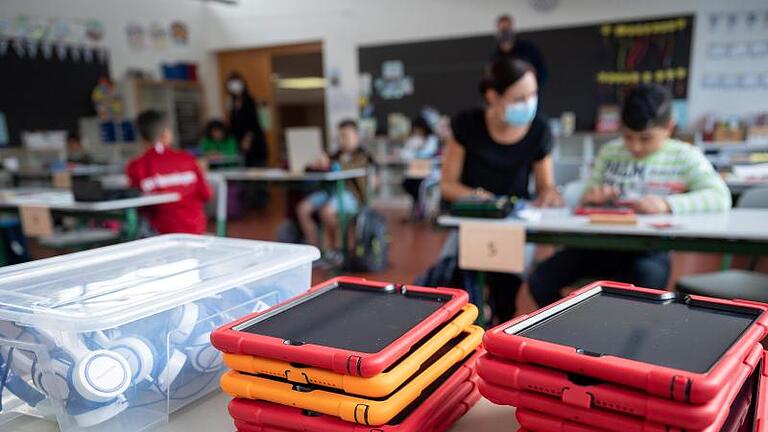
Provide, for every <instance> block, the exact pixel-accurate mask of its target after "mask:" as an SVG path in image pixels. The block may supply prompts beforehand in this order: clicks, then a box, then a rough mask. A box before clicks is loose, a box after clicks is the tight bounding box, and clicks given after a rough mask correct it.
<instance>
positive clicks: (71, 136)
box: [67, 130, 80, 141]
mask: <svg viewBox="0 0 768 432" xmlns="http://www.w3.org/2000/svg"><path fill="white" fill-rule="evenodd" d="M67 141H80V134H79V133H77V132H76V131H73V130H71V131H69V132H67Z"/></svg>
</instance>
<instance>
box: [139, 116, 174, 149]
mask: <svg viewBox="0 0 768 432" xmlns="http://www.w3.org/2000/svg"><path fill="white" fill-rule="evenodd" d="M166 127H168V116H167V115H165V114H164V113H162V112H160V111H156V110H147V111H144V112H142V113H141V114H139V116H138V117H136V128H137V129H139V135H141V138H142V139H144V141H149V142H155V141H157V140H158V138H160V134H162V133H163V129H165V128H166Z"/></svg>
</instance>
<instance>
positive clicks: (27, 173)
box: [11, 165, 123, 187]
mask: <svg viewBox="0 0 768 432" xmlns="http://www.w3.org/2000/svg"><path fill="white" fill-rule="evenodd" d="M122 170H123V167H122V166H120V165H76V166H75V167H74V168H72V169H69V170H68V171H69V172H70V173H71V174H72V175H83V176H101V175H109V174H116V173H119V172H121V171H122ZM11 178H12V183H13V186H14V187H20V186H36V185H50V184H51V179H52V178H53V171H51V170H50V169H43V168H22V169H20V170H18V171H15V172H12V173H11Z"/></svg>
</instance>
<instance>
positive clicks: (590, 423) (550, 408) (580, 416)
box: [478, 352, 761, 432]
mask: <svg viewBox="0 0 768 432" xmlns="http://www.w3.org/2000/svg"><path fill="white" fill-rule="evenodd" d="M760 355H761V353H760V352H756V356H757V357H758V358H759V356H760ZM753 371H754V370H752V371H750V373H751V372H753ZM747 375H748V374H747ZM741 378H742V377H741V376H740V377H739V379H741ZM743 378H745V379H746V377H743ZM741 382H742V383H743V380H742V381H741ZM478 387H479V388H480V393H481V394H482V395H483V396H484V397H485V398H486V399H488V400H490V401H491V402H493V403H495V404H499V405H511V406H514V407H517V408H518V411H517V415H518V421H519V422H520V424H521V425H522V426H523V427H525V428H526V429H530V430H533V431H536V432H551V431H552V432H553V431H566V430H567V431H574V432H575V431H576V430H577V429H572V427H579V425H584V426H585V427H587V429H582V430H595V429H599V430H605V431H609V432H720V430H721V428H722V426H723V424H724V423H725V421H726V420H727V419H728V415H729V414H730V403H723V405H722V406H721V409H722V411H721V412H720V413H719V414H718V416H717V418H716V419H715V421H714V422H713V423H712V424H710V425H708V426H707V427H705V428H701V429H683V428H678V427H672V426H668V425H663V424H659V423H653V422H648V421H645V420H643V419H642V418H639V417H634V416H630V415H625V414H617V413H614V412H610V411H606V410H601V409H584V408H579V407H575V406H572V405H567V404H565V403H563V402H561V401H560V400H558V399H557V398H554V397H549V396H543V395H541V394H538V393H533V392H527V391H519V390H513V389H510V388H505V387H501V386H498V385H496V384H491V383H489V382H487V381H485V380H483V379H482V378H481V379H480V383H479V385H478ZM740 390H741V384H733V385H730V386H729V387H728V390H727V393H728V395H727V398H726V399H727V400H728V401H733V400H734V399H735V398H736V396H737V394H738V393H739V391H740ZM528 411H534V412H538V413H546V414H547V418H546V426H545V425H542V424H536V425H534V424H530V423H526V422H525V420H526V419H525V418H522V419H521V417H520V413H521V412H522V413H525V412H528ZM573 423H576V425H574V424H573Z"/></svg>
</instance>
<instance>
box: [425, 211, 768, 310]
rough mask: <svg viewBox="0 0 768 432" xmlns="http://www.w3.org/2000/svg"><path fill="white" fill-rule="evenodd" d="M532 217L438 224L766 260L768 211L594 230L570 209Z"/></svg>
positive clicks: (539, 238) (593, 244)
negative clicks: (511, 227) (520, 229)
mask: <svg viewBox="0 0 768 432" xmlns="http://www.w3.org/2000/svg"><path fill="white" fill-rule="evenodd" d="M531 215H532V216H533V217H531V218H527V219H516V218H508V219H473V218H460V217H454V216H441V217H440V218H439V219H438V223H439V224H440V225H441V226H445V227H458V226H459V225H460V224H461V223H462V222H470V221H473V222H482V223H487V224H522V225H523V226H524V228H525V231H526V242H529V243H539V244H554V245H560V246H570V247H579V248H593V249H611V250H628V251H631V250H635V251H643V250H667V251H691V252H710V253H717V252H719V253H725V254H744V255H754V256H765V255H768V210H763V209H738V208H736V209H733V210H731V211H728V212H722V213H705V214H696V215H668V214H667V215H648V216H643V215H641V216H638V223H637V224H636V225H604V224H599V225H593V224H590V223H589V220H588V218H587V217H586V216H575V215H573V214H572V212H571V211H570V210H569V209H541V210H532V211H531ZM666 222H669V223H671V224H672V226H671V227H668V228H655V227H653V225H652V224H654V223H666ZM730 264H731V256H730V255H726V257H725V258H724V259H723V268H728V267H730ZM482 275H483V273H481V280H480V282H481V283H480V285H482ZM476 298H478V297H476ZM481 310H482V309H481Z"/></svg>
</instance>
